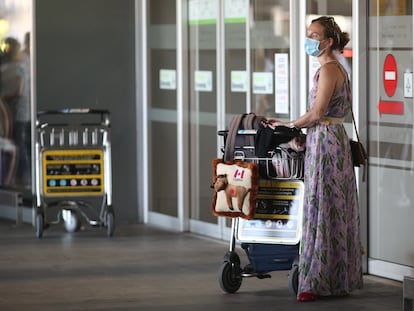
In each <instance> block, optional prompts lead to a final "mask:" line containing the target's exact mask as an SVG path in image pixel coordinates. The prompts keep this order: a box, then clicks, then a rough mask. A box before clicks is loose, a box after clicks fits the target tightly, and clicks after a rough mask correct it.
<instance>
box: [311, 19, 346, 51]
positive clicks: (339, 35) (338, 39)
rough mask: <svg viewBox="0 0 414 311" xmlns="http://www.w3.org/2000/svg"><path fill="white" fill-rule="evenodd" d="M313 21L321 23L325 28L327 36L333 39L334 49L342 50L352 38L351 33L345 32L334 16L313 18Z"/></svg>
mask: <svg viewBox="0 0 414 311" xmlns="http://www.w3.org/2000/svg"><path fill="white" fill-rule="evenodd" d="M312 23H319V24H321V25H322V26H323V27H324V28H325V31H324V35H325V37H326V38H332V39H333V44H332V50H339V51H340V52H342V51H343V50H344V47H345V45H346V44H347V43H348V42H349V40H350V37H349V33H347V32H343V31H342V30H341V28H339V26H338V24H337V23H336V22H335V20H334V18H333V17H330V16H321V17H318V18H316V19H314V20H312Z"/></svg>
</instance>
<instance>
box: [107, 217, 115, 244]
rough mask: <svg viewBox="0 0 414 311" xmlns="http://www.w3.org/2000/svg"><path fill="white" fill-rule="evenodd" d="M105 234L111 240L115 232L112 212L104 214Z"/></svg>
mask: <svg viewBox="0 0 414 311" xmlns="http://www.w3.org/2000/svg"><path fill="white" fill-rule="evenodd" d="M105 222H106V234H107V235H108V237H110V238H112V237H113V236H114V231H115V215H114V213H112V212H108V213H107V214H106V221H105Z"/></svg>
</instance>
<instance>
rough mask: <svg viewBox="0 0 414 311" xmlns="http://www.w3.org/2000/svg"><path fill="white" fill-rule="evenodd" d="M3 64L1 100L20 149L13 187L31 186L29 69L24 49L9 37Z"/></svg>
mask: <svg viewBox="0 0 414 311" xmlns="http://www.w3.org/2000/svg"><path fill="white" fill-rule="evenodd" d="M3 47H4V48H3V53H4V61H3V63H2V65H1V67H0V72H1V85H2V87H1V93H0V94H1V98H2V100H3V102H4V103H5V105H6V106H7V108H8V110H9V111H10V122H9V123H10V124H11V135H10V136H11V138H12V140H13V142H14V144H15V145H16V147H17V154H18V156H17V169H16V175H15V180H14V184H15V186H17V187H19V188H20V187H23V188H29V187H30V186H31V177H30V176H31V158H30V155H31V151H30V148H31V142H30V141H31V134H30V131H31V124H30V94H29V93H30V91H29V90H30V88H29V74H30V72H29V68H28V66H27V62H26V61H24V60H23V59H22V53H21V45H20V43H19V42H18V40H17V39H15V38H12V37H8V38H6V39H5V40H4V44H3Z"/></svg>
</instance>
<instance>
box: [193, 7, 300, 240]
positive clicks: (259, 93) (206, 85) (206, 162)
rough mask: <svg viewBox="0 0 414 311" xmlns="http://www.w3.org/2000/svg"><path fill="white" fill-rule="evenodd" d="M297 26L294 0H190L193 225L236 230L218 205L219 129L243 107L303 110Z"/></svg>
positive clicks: (224, 233) (216, 232) (273, 113)
mask: <svg viewBox="0 0 414 311" xmlns="http://www.w3.org/2000/svg"><path fill="white" fill-rule="evenodd" d="M299 12H300V10H297V11H296V14H297V15H299ZM290 28H291V7H290V1H285V0H275V1H265V0H251V1H248V0H232V1H230V0H229V1H227V0H226V1H218V0H211V1H202V0H188V40H189V44H188V47H189V51H188V55H189V57H188V60H189V66H188V77H189V123H190V129H189V137H190V139H189V141H190V147H189V150H190V157H189V162H190V188H191V189H190V191H189V195H190V211H191V212H190V223H191V231H194V232H200V233H203V234H207V235H210V236H215V237H219V238H227V237H228V235H229V227H230V224H231V222H230V221H229V220H228V219H223V218H221V217H219V218H217V217H216V216H213V215H212V212H211V208H212V207H211V201H212V195H213V192H212V189H211V188H210V185H211V183H212V166H211V162H212V160H213V159H214V158H217V157H221V156H222V154H221V152H220V149H221V147H222V146H223V137H220V136H218V135H217V132H218V131H219V130H223V129H226V128H227V126H228V124H229V122H230V120H231V119H232V118H233V117H234V116H235V115H237V114H242V113H246V112H255V113H256V114H258V115H262V116H265V117H267V118H279V119H288V118H290V116H291V114H292V111H296V110H297V109H292V108H291V107H292V106H298V103H297V102H293V101H292V100H291V98H292V96H291V94H292V90H291V86H290V85H291V84H290V81H291V78H292V74H291V72H292V68H295V69H294V70H298V68H299V66H298V65H297V64H296V63H295V66H292V63H291V57H292V55H291V51H290V46H291V39H292V37H291V29H290ZM295 40H297V41H298V40H299V38H298V37H297V36H296V37H295ZM275 64H276V65H275ZM297 87H298V88H299V85H297ZM296 91H298V90H296Z"/></svg>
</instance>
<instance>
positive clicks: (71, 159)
mask: <svg viewBox="0 0 414 311" xmlns="http://www.w3.org/2000/svg"><path fill="white" fill-rule="evenodd" d="M36 130H37V133H36V136H37V137H36V147H35V148H36V163H35V169H36V171H35V174H36V188H35V190H36V200H34V201H35V204H34V206H33V217H34V227H35V233H36V236H37V237H38V238H42V236H43V231H44V230H45V229H46V228H48V227H49V226H50V225H52V224H58V223H61V222H62V221H63V223H64V227H65V229H66V231H68V232H76V231H78V230H79V229H80V228H81V225H82V224H83V223H87V224H88V225H91V226H96V227H106V233H107V236H108V237H112V236H113V234H114V230H115V215H114V209H113V206H112V176H111V143H110V119H109V112H108V111H106V110H91V109H62V110H58V111H43V112H39V113H38V116H37V122H36Z"/></svg>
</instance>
